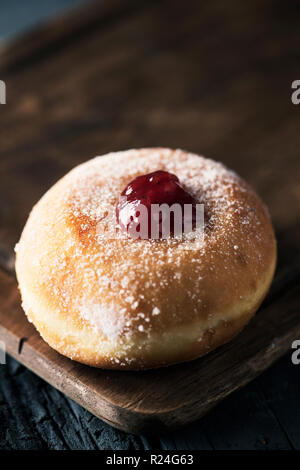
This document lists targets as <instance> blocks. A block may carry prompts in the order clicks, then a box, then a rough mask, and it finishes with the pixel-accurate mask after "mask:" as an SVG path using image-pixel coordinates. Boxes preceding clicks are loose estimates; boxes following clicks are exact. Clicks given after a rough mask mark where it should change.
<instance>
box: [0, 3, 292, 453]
mask: <svg viewBox="0 0 300 470" xmlns="http://www.w3.org/2000/svg"><path fill="white" fill-rule="evenodd" d="M299 13H300V5H299V4H298V2H296V1H291V2H289V3H288V4H286V5H285V6H284V5H283V3H282V2H279V1H266V0H263V1H258V0H255V1H253V2H248V3H247V4H246V5H245V4H243V3H242V2H238V1H233V0H230V1H228V2H226V3H224V2H206V3H203V2H198V1H196V0H195V1H190V2H188V3H183V2H182V1H179V0H173V1H171V0H161V1H154V0H148V1H143V2H141V1H139V0H128V1H127V2H124V1H122V0H119V1H115V0H113V1H112V0H111V1H103V2H96V3H94V4H93V5H92V6H88V7H84V8H83V9H82V10H80V11H78V12H77V13H76V12H75V13H73V14H72V15H71V16H64V17H62V18H59V19H56V20H54V21H51V23H49V24H48V25H44V26H43V27H41V28H39V29H37V30H35V31H33V32H31V33H29V34H27V35H26V36H25V37H23V38H20V39H18V40H15V41H14V42H12V43H11V44H9V45H7V46H6V47H3V49H2V51H1V55H0V79H2V80H5V81H6V84H7V104H6V105H5V106H1V107H0V182H1V185H0V267H1V269H2V270H3V271H4V272H6V273H7V274H8V275H10V276H13V275H14V272H13V265H14V256H13V246H14V244H15V242H16V241H17V240H18V237H19V234H20V231H21V229H22V226H23V224H24V222H25V220H26V217H27V215H28V212H29V210H30V208H31V207H32V205H33V203H34V202H35V201H37V200H38V198H39V197H40V196H41V195H42V194H43V193H44V192H45V190H46V189H47V188H49V187H50V186H51V185H52V184H53V183H54V182H55V181H56V180H57V179H58V178H59V177H60V176H62V175H63V174H64V173H65V172H67V171H68V170H69V169H70V168H72V167H73V166H74V165H76V164H78V163H80V162H82V161H84V160H86V159H88V158H90V157H92V156H94V155H96V154H101V153H104V152H107V151H111V150H117V149H125V148H130V147H140V146H153V145H160V146H171V147H182V148H186V149H188V150H191V151H195V152H198V153H202V154H205V155H207V156H209V157H212V158H215V159H217V160H221V161H223V162H224V163H225V164H227V165H228V166H230V167H232V168H234V169H235V170H236V171H238V172H239V173H240V174H241V175H242V176H243V177H245V178H246V179H247V180H248V181H249V182H250V183H251V184H252V185H253V186H254V187H255V188H256V189H257V191H258V192H259V193H260V194H261V196H262V197H263V199H264V200H265V202H266V203H267V204H268V206H269V207H270V211H271V214H272V217H273V220H274V224H275V228H276V232H277V236H278V241H279V269H280V273H281V276H280V278H279V281H278V282H280V283H282V284H280V286H282V288H281V289H277V291H276V292H277V295H278V296H281V297H282V296H283V295H284V294H285V293H286V292H289V291H292V290H293V289H295V286H297V285H299V280H300V248H299V235H300V221H299V211H300V183H299V177H300V158H299V144H300V132H299V122H300V121H299V116H300V114H299V113H300V107H297V106H295V105H293V104H292V102H291V83H292V81H293V80H295V79H300V63H299V39H300V33H299V19H298V18H299ZM280 286H279V287H280ZM287 308H288V306H287ZM282 313H283V315H284V314H285V311H283V312H282ZM299 313H300V312H299ZM295 339H297V338H295ZM291 352H292V350H291ZM290 356H291V353H290V354H288V356H286V357H285V358H283V359H281V360H280V361H279V362H278V363H276V364H275V365H274V366H273V367H272V368H270V369H269V370H268V371H266V372H265V373H264V374H263V375H261V376H260V377H259V378H257V379H256V380H255V381H254V382H252V383H251V384H249V385H248V386H247V387H245V388H244V389H242V390H240V391H238V392H235V393H234V394H232V395H231V396H230V397H229V398H228V399H227V400H225V401H224V402H223V403H222V404H220V405H219V406H218V407H216V408H215V409H214V410H213V411H211V412H210V413H209V415H207V416H205V417H204V418H203V419H201V420H200V421H199V422H196V423H194V424H193V425H190V426H188V427H187V428H185V429H181V430H178V431H174V432H172V433H169V434H168V435H164V436H157V437H152V438H146V437H143V436H139V437H136V436H135V437H134V436H131V435H128V434H125V433H123V432H121V431H116V430H114V429H112V428H111V427H110V426H108V425H107V424H104V423H103V422H101V421H100V420H98V419H97V418H95V417H93V416H92V415H91V414H90V413H89V412H87V411H85V410H84V409H82V408H81V407H80V406H78V405H76V404H74V402H72V401H71V400H69V399H68V398H66V397H65V396H63V395H62V394H60V393H59V392H57V391H56V390H55V389H54V388H52V387H51V386H49V385H47V384H46V383H44V382H43V381H42V380H41V379H39V378H37V377H36V376H34V375H33V374H32V373H31V372H29V371H28V370H26V369H25V368H24V367H23V366H21V365H19V364H18V363H17V362H16V361H14V360H13V359H8V363H7V364H6V365H5V366H0V423H1V425H0V448H15V449H24V448H27V449H36V448H47V447H48V448H55V449H66V448H71V449H97V448H100V449H143V448H151V449H156V450H157V449H161V448H163V449H278V448H280V449H291V448H300V405H299V403H298V396H299V388H300V375H299V370H300V369H299V368H297V366H295V365H293V364H292V363H291V357H290ZM299 367H300V366H299Z"/></svg>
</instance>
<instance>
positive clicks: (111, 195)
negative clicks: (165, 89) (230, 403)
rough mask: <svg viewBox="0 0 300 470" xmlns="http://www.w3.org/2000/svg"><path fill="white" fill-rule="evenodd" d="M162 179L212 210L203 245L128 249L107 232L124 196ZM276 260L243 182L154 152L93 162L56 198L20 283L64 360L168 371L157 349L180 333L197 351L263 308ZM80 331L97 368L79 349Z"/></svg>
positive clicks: (30, 242) (37, 227)
mask: <svg viewBox="0 0 300 470" xmlns="http://www.w3.org/2000/svg"><path fill="white" fill-rule="evenodd" d="M157 170H164V171H168V172H170V173H172V174H174V175H176V176H177V177H178V178H179V180H180V183H181V184H182V185H183V187H184V188H185V189H186V191H187V192H188V193H189V194H191V196H192V197H193V198H195V200H196V201H199V202H201V203H203V204H204V207H205V213H206V214H207V218H206V222H205V229H204V234H203V233H200V232H199V233H196V234H193V237H189V236H186V237H184V238H183V239H181V240H178V239H175V238H172V237H171V238H169V239H163V240H141V239H140V240H130V239H128V237H127V236H126V234H125V233H122V231H121V232H120V233H119V235H118V237H117V238H113V237H110V236H107V232H106V231H105V228H104V229H103V230H102V229H101V230H100V232H99V223H100V226H101V221H103V220H105V217H107V214H115V207H116V204H117V201H118V198H119V195H120V193H121V192H122V191H123V189H124V188H125V187H126V185H127V184H128V183H129V182H130V181H132V180H133V179H134V178H136V177H137V176H140V175H145V174H147V173H151V172H154V171H157ZM101 227H102V226H101ZM107 230H108V231H109V228H108V229H107ZM275 259H276V245H275V239H274V233H273V229H272V225H271V222H270V218H269V215H268V212H267V210H266V208H265V206H264V205H263V203H262V202H261V200H260V199H259V198H258V196H257V195H256V194H255V192H254V191H253V190H252V189H251V188H250V187H249V186H248V185H247V184H246V183H245V182H244V181H243V180H241V179H240V178H239V177H238V176H237V175H236V174H235V173H234V172H232V171H230V170H228V169H226V168H225V167H224V166H223V165H222V164H220V163H217V162H215V161H212V160H209V159H206V158H203V157H200V156H197V155H194V154H191V153H188V152H185V151H182V150H170V149H165V148H153V149H141V150H128V151H124V152H116V153H111V154H108V155H105V156H101V157H96V158H94V159H93V160H90V161H88V162H86V163H84V164H82V165H80V166H78V167H76V168H75V169H74V170H72V171H71V172H70V173H68V174H67V175H66V176H65V177H64V178H62V179H61V180H60V181H59V182H58V183H57V184H56V185H55V186H53V187H52V188H51V189H50V190H49V191H48V192H47V193H46V194H45V195H44V196H43V198H42V199H41V200H40V201H39V202H38V204H37V205H36V206H35V207H34V209H33V211H32V213H31V215H30V217H29V220H28V222H27V224H26V226H25V229H24V232H23V234H22V238H21V240H20V243H19V245H18V246H17V275H18V279H19V283H20V287H21V292H22V297H23V305H24V309H25V311H26V313H27V315H28V316H29V318H31V319H32V321H33V322H34V323H35V324H37V326H38V329H39V330H40V331H41V333H42V335H43V336H44V337H45V338H46V339H47V340H48V342H49V343H50V344H51V343H52V345H54V346H53V347H55V348H56V349H57V350H59V351H60V352H62V353H63V354H66V355H68V356H69V357H73V358H75V359H77V360H79V361H82V362H86V363H89V364H92V365H100V366H104V367H121V366H122V365H124V367H125V368H126V367H127V366H128V367H130V364H131V363H132V364H133V367H136V364H138V367H144V366H145V367H147V366H148V362H149V364H150V363H151V364H154V365H156V364H160V363H162V364H164V363H168V361H169V359H168V351H166V352H165V356H166V357H162V359H161V360H160V359H159V356H160V355H161V356H162V355H163V354H164V353H162V351H161V352H159V350H158V351H157V352H156V350H155V351H154V349H153V348H154V346H153V344H154V343H155V342H157V344H158V343H160V344H161V343H164V342H165V344H169V343H168V342H169V341H171V340H172V338H171V336H172V334H173V333H172V332H174V334H175V336H174V338H175V337H176V338H177V339H178V337H181V336H182V338H183V337H185V335H187V334H190V333H186V332H185V331H186V330H185V328H186V327H189V326H190V327H191V328H192V330H193V332H194V333H193V334H194V335H196V336H195V337H193V340H192V343H193V344H194V343H195V342H201V340H202V336H203V332H204V331H208V330H209V329H211V330H212V331H213V330H214V329H215V328H217V325H218V324H219V323H220V322H225V323H226V322H227V321H231V320H232V319H233V318H235V317H237V316H238V311H239V309H242V310H243V308H244V307H245V306H246V305H247V306H248V305H249V309H250V310H251V308H250V306H251V305H252V304H251V302H252V303H253V305H254V304H255V305H257V304H258V303H259V302H260V301H261V298H262V296H263V295H264V294H265V290H266V288H267V287H268V286H269V283H270V278H272V275H273V271H274V266H275ZM266 286H267V287H266ZM250 304H251V305H250ZM242 307H243V308H242ZM247 308H248V307H247ZM38 309H39V311H45V316H44V317H43V319H42V320H41V321H40V322H39V319H38V317H37V310H38ZM43 309H44V310H43ZM50 319H53V325H52V326H51V328H52V327H53V328H52V330H53V333H51V335H50V333H49V334H48V336H47V333H48V331H50V329H51V328H50V327H49V324H48V323H49V321H50ZM51 321H52V320H51ZM47 322H48V323H47ZM55 322H56V323H55ZM59 322H61V323H63V324H64V325H65V326H64V328H63V329H62V328H61V327H60V331H59V332H57V333H56V332H55V331H54V330H55V325H56V324H57V325H58V324H59ZM68 325H69V331H68ZM72 329H74V331H73V330H72ZM52 330H51V331H52ZM75 330H76V333H75ZM83 331H84V332H85V334H86V338H87V337H90V338H91V339H90V340H89V341H90V342H91V344H95V345H96V346H97V347H96V346H95V345H94V346H93V348H94V350H95V348H96V349H97V348H98V349H97V351H95V353H94V356H93V352H92V351H90V350H88V347H87V350H86V352H84V351H83V349H84V347H83V346H80V347H79V346H78V344H79V343H80V341H81V339H82V338H81V339H80V341H79V340H78V341H77V339H76V338H77V336H78V338H79V336H80V334H81V333H80V332H83ZM90 332H91V333H90ZM76 335H77V336H76ZM89 335H91V336H89ZM170 335H171V336H170ZM152 340H153V341H154V343H153V341H152ZM97 341H98V342H99V343H100V342H101V347H100V346H99V347H98V343H97ZM78 342H79V343H78ZM93 342H94V343H93ZM152 343H153V344H152ZM155 344H156V343H155ZM170 344H171V343H170ZM99 348H100V349H99ZM183 349H184V346H183ZM147 351H149V354H148V352H147ZM154 356H155V357H154ZM187 356H188V355H187ZM145 358H146V359H145ZM147 358H148V359H147ZM179 359H180V358H179ZM147 361H148V362H147ZM175 361H177V359H176V360H175ZM171 362H174V361H173V359H172V361H171Z"/></svg>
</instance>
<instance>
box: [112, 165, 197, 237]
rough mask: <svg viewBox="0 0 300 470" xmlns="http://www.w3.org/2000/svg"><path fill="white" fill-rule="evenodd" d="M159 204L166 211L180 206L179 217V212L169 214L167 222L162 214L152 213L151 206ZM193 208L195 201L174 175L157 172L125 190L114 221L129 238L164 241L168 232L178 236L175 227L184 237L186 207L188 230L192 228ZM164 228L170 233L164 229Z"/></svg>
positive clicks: (136, 181)
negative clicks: (164, 206)
mask: <svg viewBox="0 0 300 470" xmlns="http://www.w3.org/2000/svg"><path fill="white" fill-rule="evenodd" d="M161 204H167V205H168V207H171V206H173V205H174V204H177V205H179V206H180V208H181V215H178V214H179V213H180V211H179V212H176V213H175V212H173V211H170V216H169V219H168V218H165V219H164V218H163V214H162V213H161V212H159V213H155V210H153V209H154V206H153V205H161ZM196 204H197V201H196V200H195V199H194V198H193V196H191V195H190V194H189V193H188V192H187V191H186V190H185V189H184V188H183V186H182V185H181V183H180V181H179V179H178V178H177V176H176V175H173V174H172V173H169V172H167V171H162V170H160V171H154V172H153V173H149V174H147V175H142V176H138V177H137V178H135V179H134V180H132V181H131V182H130V183H129V184H128V185H127V186H126V188H125V189H124V190H123V191H122V193H121V197H120V199H119V201H118V204H117V207H116V217H117V222H118V224H119V226H120V227H121V229H122V230H123V231H124V232H126V233H127V234H128V235H129V236H130V237H131V238H148V239H150V238H165V234H166V233H167V232H168V230H169V235H171V236H174V233H175V234H177V232H178V227H180V230H181V231H182V233H183V224H184V220H183V214H185V215H184V217H186V214H187V212H185V210H186V207H187V206H186V205H190V206H189V209H187V210H189V211H190V212H189V216H188V217H189V220H190V224H191V227H192V228H194V227H195V222H196V210H195V207H196ZM176 217H177V219H176ZM178 217H180V220H178ZM166 225H169V229H168V228H167V229H166V228H165V227H166Z"/></svg>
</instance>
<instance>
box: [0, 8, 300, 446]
mask: <svg viewBox="0 0 300 470" xmlns="http://www.w3.org/2000/svg"><path fill="white" fill-rule="evenodd" d="M78 3H80V0H55V1H50V0H47V1H45V0H44V1H42V2H40V1H38V0H26V2H24V1H22V0H19V1H17V0H9V1H3V0H2V1H1V3H0V37H1V39H3V40H10V39H13V38H14V36H15V35H16V34H19V33H20V32H22V31H24V30H26V29H28V28H29V27H31V26H34V25H36V24H37V23H38V22H39V21H41V20H44V19H45V18H48V17H49V16H52V15H54V14H57V13H58V12H59V11H60V9H65V8H67V7H70V6H73V5H76V4H78ZM262 3H263V4H265V3H268V2H262ZM279 8H280V7H279V2H274V16H275V17H276V21H277V23H276V22H275V23H274V24H275V25H277V24H278V25H280V11H279ZM287 10H288V7H287ZM271 12H272V8H271V9H270V8H268V9H265V8H262V10H261V23H262V24H264V15H267V16H266V29H265V35H266V36H267V35H268V34H269V29H268V28H269V26H267V25H269V24H270V22H271V20H270V17H271V16H272V13H271ZM217 18H218V14H217V13H216V19H217ZM269 20H270V22H269ZM227 21H235V19H234V17H229V18H227ZM290 21H291V22H292V23H293V25H292V27H293V30H295V31H296V25H295V23H294V19H293V14H291V15H290V16H289V14H288V11H285V12H284V14H283V19H282V22H283V24H284V27H283V28H281V27H280V26H278V41H282V43H285V42H286V39H285V36H284V32H285V31H286V34H288V31H289V22H290ZM213 23H214V21H213V20H212V19H211V18H210V24H213ZM271 24H272V25H273V23H272V22H271ZM299 26H300V25H299ZM276 27H277V26H274V28H276ZM298 29H299V28H298ZM236 30H237V32H238V30H239V28H238V25H236ZM162 34H163V33H162ZM241 34H242V33H241ZM253 34H258V33H257V32H255V31H254V33H253ZM259 34H262V35H264V33H263V28H262V29H259ZM211 35H215V36H216V37H217V35H218V21H217V20H216V22H215V30H213V31H211V32H209V34H208V36H209V37H210V36H211ZM231 39H232V38H231ZM238 40H239V39H238V35H237V38H236V41H237V42H238ZM297 40H298V37H297V36H296V35H295V41H297ZM289 41H291V46H292V42H293V41H292V39H291V37H289ZM233 42H234V41H233ZM212 43H213V41H212ZM266 44H268V42H267V41H264V45H265V47H266ZM277 46H278V45H277V44H276V43H273V42H272V41H271V42H270V44H268V47H269V53H268V54H269V56H268V57H270V63H271V66H270V63H269V64H268V67H266V63H265V62H264V61H263V60H261V59H260V55H259V53H258V52H256V54H254V55H251V53H250V52H249V51H248V52H247V54H248V55H246V57H245V64H246V63H248V62H249V60H250V61H251V60H252V62H253V69H255V70H260V72H261V74H264V73H265V74H268V78H267V79H266V82H265V83H266V85H267V86H269V87H270V89H272V87H275V85H274V82H275V83H277V84H278V83H279V84H280V86H278V88H277V89H278V90H280V91H281V92H282V94H283V93H285V94H286V96H285V97H284V100H286V103H288V102H289V100H290V82H291V80H294V79H297V78H300V76H297V74H296V70H297V69H296V68H295V73H293V68H292V67H291V65H290V64H291V63H293V61H294V60H296V58H295V57H289V52H285V55H284V56H283V58H282V61H277V62H276V61H274V64H275V65H274V69H273V70H272V57H273V56H276V53H277ZM205 47H206V44H205V42H204V43H203V48H205ZM215 47H216V48H217V47H218V45H217V44H216V45H215ZM285 50H286V51H289V47H288V45H287V46H286V48H285ZM293 50H294V49H293V48H292V47H291V52H290V54H293ZM214 52H215V51H214V48H212V49H211V51H210V54H211V55H212V59H213V54H214ZM240 55H241V56H242V55H243V54H242V51H241V53H240ZM289 59H290V62H288V60H289ZM234 60H235V59H234V57H233V58H232V64H230V66H231V68H234V67H235V65H234ZM187 63H188V62H187ZM287 65H288V66H289V67H290V69H289V70H290V75H289V80H286V82H285V85H284V86H286V88H284V87H283V86H282V81H281V73H282V70H283V69H284V67H286V66H287ZM214 67H215V75H216V83H215V94H216V95H218V93H220V90H222V88H224V87H227V88H228V90H229V91H228V93H229V94H230V93H231V94H232V90H230V83H228V81H227V77H226V73H225V75H222V74H220V70H221V67H219V64H214ZM239 67H241V74H243V64H242V65H241V66H240V65H239ZM281 67H282V70H279V68H281ZM237 68H238V66H237ZM245 70H248V75H249V69H247V67H246V65H245ZM238 71H240V69H239V70H238ZM182 72H184V70H182ZM185 72H186V73H189V70H186V71H185ZM190 72H191V73H192V70H191V71H190ZM0 78H1V69H0ZM256 80H257V81H258V78H257V75H255V73H253V77H251V76H250V77H249V83H251V85H250V86H248V87H247V86H246V87H245V91H244V92H245V93H247V92H248V91H250V93H253V98H254V99H255V83H256ZM120 86H122V79H121V77H120ZM193 86H194V88H193V90H192V95H191V97H190V98H191V100H192V99H193V95H194V96H196V97H197V99H198V97H199V96H200V95H201V93H205V89H204V90H203V89H202V90H201V87H200V89H197V83H196V82H195V83H194V85H193ZM136 87H137V90H139V83H136ZM202 87H203V83H202ZM241 87H242V82H241ZM139 92H140V90H139ZM266 96H267V98H266V101H265V105H266V106H270V107H271V108H272V109H273V111H274V112H273V115H274V119H273V122H272V119H271V118H270V119H271V121H270V122H265V123H264V125H265V127H266V129H268V127H269V126H274V128H275V127H276V110H277V108H276V106H275V104H274V103H272V100H271V99H270V97H269V95H268V91H267V88H266ZM270 96H271V95H270ZM272 96H274V95H272ZM220 97H221V99H222V100H223V107H224V106H225V107H226V106H228V107H229V106H230V104H227V105H226V93H225V94H223V95H222V94H221V93H220ZM262 97H263V95H262V93H261V92H260V94H259V99H260V100H262V99H263V98H262ZM278 99H282V97H280V96H279V97H278ZM268 100H269V101H268ZM224 103H225V105H224ZM235 106H236V107H238V106H237V103H235ZM207 107H208V109H209V107H210V103H209V102H208V103H207ZM262 108H263V106H262ZM175 109H176V101H175ZM133 112H134V111H133ZM291 112H292V111H291ZM293 112H295V111H294V110H293ZM299 112H300V111H299ZM216 114H217V110H216ZM192 116H193V113H192ZM159 118H160V119H164V117H163V116H162V117H159ZM178 119H180V117H179V118H178ZM222 119H225V118H224V117H222V116H220V122H221V123H222ZM251 119H254V116H252V118H251ZM216 122H218V115H216ZM179 124H180V122H179ZM162 126H165V128H166V132H168V126H167V125H166V124H164V123H163V124H162ZM250 126H251V122H250ZM207 129H208V132H211V140H212V141H213V139H214V135H213V130H214V129H213V126H212V128H211V127H210V125H209V124H208V127H207ZM169 131H170V133H171V132H173V130H172V129H170V130H169ZM275 131H276V129H275ZM136 132H137V134H139V131H138V129H136ZM193 132H194V131H193ZM215 132H216V133H218V132H219V129H218V124H216V126H215ZM241 132H242V133H243V132H244V135H243V139H244V140H243V145H244V149H245V157H244V158H245V161H244V166H242V168H244V175H243V176H246V174H247V171H249V173H250V174H251V170H250V168H251V158H252V157H253V154H251V153H248V154H247V147H246V145H247V133H246V131H243V130H242V131H241ZM295 132H299V127H298V126H296V130H295ZM141 133H143V128H141ZM157 135H158V136H159V135H160V134H159V132H158V134H157ZM255 137H256V134H255V132H254V133H252V136H251V133H250V137H249V145H253V142H252V143H250V138H255ZM236 138H237V142H238V141H239V140H238V139H241V138H242V137H241V133H240V129H239V127H238V126H237V127H236ZM278 138H279V137H278V132H277V139H278ZM141 139H142V137H141ZM137 140H138V139H137ZM175 140H176V139H175ZM202 140H204V139H202ZM124 141H126V139H124ZM224 142H225V144H226V138H224ZM155 143H156V142H155ZM157 143H158V142H157ZM146 144H147V145H148V144H150V142H146ZM0 145H1V143H0ZM105 145H106V144H105ZM105 145H104V147H105ZM210 145H211V147H210ZM292 145H293V144H292V142H291V146H292ZM206 146H207V150H208V151H209V150H212V149H213V148H214V147H213V144H210V139H209V138H208V139H207V141H206ZM112 147H113V143H112ZM254 147H255V146H254ZM270 148H271V149H273V150H274V148H272V146H271V145H270ZM190 150H197V149H194V148H192V149H190ZM204 150H205V149H204ZM233 150H234V149H233ZM236 150H238V151H239V150H240V149H239V147H238V146H237V149H236ZM293 151H295V152H296V151H297V149H295V150H293ZM275 153H276V152H275ZM209 156H212V157H213V156H214V155H213V152H211V154H210V155H209ZM255 158H258V157H257V156H256V157H254V159H253V160H255ZM259 158H260V159H263V158H264V156H263V154H260V156H259ZM281 158H282V159H284V155H282V157H281ZM229 160H230V158H229ZM253 164H254V163H253ZM261 168H262V167H261ZM264 171H265V173H263V172H262V175H261V178H260V180H259V181H260V182H259V184H260V185H261V190H263V186H264V184H265V182H266V181H268V182H269V184H270V183H272V167H270V164H268V166H266V168H265V169H264ZM290 171H292V169H290ZM254 172H255V170H254V171H253V173H254ZM265 175H267V176H265ZM41 186H42V183H41ZM40 189H41V188H39V190H38V191H40ZM281 190H282V188H280V187H278V188H276V187H275V188H273V191H274V192H275V191H277V192H280V191H281ZM270 194H271V193H270ZM270 199H271V196H270ZM267 202H268V201H267ZM278 203H279V205H280V202H279V198H278ZM274 213H275V219H276V217H277V219H279V211H277V212H276V209H275V206H274ZM287 224H288V218H287V222H286V225H287ZM290 356H291V354H288V355H287V356H286V357H284V358H283V359H281V360H280V361H279V362H278V363H276V364H275V365H274V366H272V367H271V368H270V369H268V370H267V371H266V372H264V373H263V374H262V375H261V376H260V377H259V378H257V379H256V380H254V381H253V382H252V383H250V384H249V385H247V386H246V387H244V388H243V389H241V390H240V391H238V392H235V393H233V394H232V395H231V396H230V397H229V398H227V399H226V400H225V401H223V402H222V403H221V404H220V405H219V406H217V407H216V408H215V409H214V410H213V411H211V412H210V413H209V414H208V415H207V416H205V417H204V418H203V419H201V420H199V421H198V422H196V423H193V424H191V425H190V426H188V427H186V428H184V429H180V430H178V431H176V432H170V433H169V434H167V435H164V436H155V437H151V438H149V437H148V438H147V437H144V436H133V435H128V434H126V433H124V432H121V431H118V430H116V429H113V428H111V427H110V426H109V425H107V424H105V423H103V422H102V421H100V420H99V419H97V418H95V417H94V416H92V415H91V414H90V413H89V412H88V411H86V410H84V409H83V408H81V407H80V406H78V405H77V404H75V403H74V402H73V401H72V400H70V399H68V398H67V397H66V396H64V395H62V394H61V393H60V392H58V391H57V390H56V389H54V388H53V387H51V386H50V385H48V384H46V383H45V382H43V381H42V380H41V379H39V378H38V377H36V376H35V375H34V374H32V373H31V372H29V371H28V370H27V369H25V368H24V367H23V366H21V365H19V364H18V363H17V362H16V361H15V360H13V359H11V358H8V362H7V364H6V365H2V366H0V449H45V448H49V449H155V450H158V449H292V448H296V449H300V403H299V396H300V374H299V371H300V366H299V367H298V368H297V366H294V365H292V363H291V357H290Z"/></svg>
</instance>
